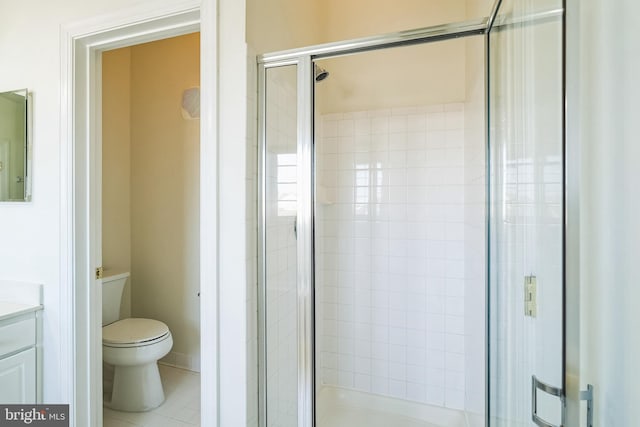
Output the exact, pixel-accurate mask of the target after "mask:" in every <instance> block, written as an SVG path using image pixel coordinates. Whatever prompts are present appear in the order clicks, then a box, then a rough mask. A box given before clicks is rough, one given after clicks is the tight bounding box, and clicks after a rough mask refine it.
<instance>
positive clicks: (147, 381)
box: [102, 272, 173, 412]
mask: <svg viewBox="0 0 640 427" xmlns="http://www.w3.org/2000/svg"><path fill="white" fill-rule="evenodd" d="M128 278H129V273H121V274H109V272H105V277H103V279H102V359H103V361H104V362H105V363H106V364H107V366H109V365H111V366H112V367H113V381H112V382H111V381H109V380H108V379H105V381H104V383H105V385H107V384H108V385H109V386H105V393H104V405H105V406H106V407H108V408H111V409H115V410H118V411H127V412H143V411H149V410H151V409H154V408H157V407H158V406H160V405H161V404H162V402H164V391H163V389H162V382H161V380H160V372H159V371H158V360H159V359H160V358H162V357H164V356H166V355H167V354H168V353H169V351H170V350H171V347H172V346H173V338H172V337H171V332H170V331H169V328H168V327H167V325H165V324H164V323H162V322H160V321H158V320H152V319H141V318H130V319H120V303H121V300H122V291H123V289H124V285H125V283H126V282H127V279H128Z"/></svg>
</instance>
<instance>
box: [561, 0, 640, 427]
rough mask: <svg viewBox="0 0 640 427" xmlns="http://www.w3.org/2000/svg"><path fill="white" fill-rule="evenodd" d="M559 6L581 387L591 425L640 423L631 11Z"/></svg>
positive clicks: (638, 192)
mask: <svg viewBox="0 0 640 427" xmlns="http://www.w3.org/2000/svg"><path fill="white" fill-rule="evenodd" d="M568 7H569V13H571V20H570V22H572V23H574V25H573V26H571V27H569V28H568V30H569V37H570V38H569V42H570V45H569V46H570V50H569V54H568V57H567V58H568V61H569V67H570V68H569V70H570V74H569V76H568V79H569V82H570V92H569V93H570V95H571V98H570V104H569V107H570V108H571V107H573V109H574V110H573V111H574V112H577V114H575V115H572V117H573V118H575V120H574V121H572V122H570V132H571V136H572V139H571V140H570V143H571V144H574V146H578V147H579V150H580V156H581V157H580V158H581V161H582V164H581V167H580V189H581V191H580V266H581V268H580V286H581V288H580V295H581V310H580V318H581V321H582V323H581V334H580V349H581V354H580V361H581V371H582V372H581V375H580V376H581V383H582V387H583V388H584V387H585V385H586V383H591V384H593V385H594V391H595V411H596V417H595V423H594V425H596V426H607V427H608V426H613V427H618V426H630V425H634V424H636V423H637V421H638V419H640V407H639V406H638V401H640V393H639V392H638V384H639V383H640V370H638V368H637V363H638V360H640V334H638V325H639V324H640V311H638V309H637V302H638V301H640V287H639V286H638V281H639V277H640V276H639V274H638V254H640V239H638V236H640V225H639V223H638V218H640V186H639V185H638V183H640V173H639V172H638V171H639V169H638V165H637V163H638V159H640V144H639V143H638V135H640V121H638V113H639V111H640V104H639V101H638V100H640V84H639V83H638V79H637V76H638V75H640V57H639V56H638V54H637V41H638V40H639V39H640V26H639V25H638V16H640V5H639V4H638V3H637V2H634V1H628V0H619V1H613V2H611V1H600V0H588V1H580V2H578V1H570V2H569V5H568ZM582 411H584V406H583V409H582Z"/></svg>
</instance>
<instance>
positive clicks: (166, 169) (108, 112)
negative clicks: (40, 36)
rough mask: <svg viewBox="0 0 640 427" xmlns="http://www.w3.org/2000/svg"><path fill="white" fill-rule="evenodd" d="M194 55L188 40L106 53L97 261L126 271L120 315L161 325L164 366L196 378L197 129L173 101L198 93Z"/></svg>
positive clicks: (193, 40)
mask: <svg viewBox="0 0 640 427" xmlns="http://www.w3.org/2000/svg"><path fill="white" fill-rule="evenodd" d="M199 51H200V43H199V34H190V35H186V36H182V37H176V38H171V39H167V40H162V41H157V42H153V43H147V44H142V45H138V46H133V47H131V48H127V49H121V50H118V51H113V52H108V53H107V54H105V55H104V59H105V61H104V64H105V65H104V69H103V73H104V75H103V80H104V82H105V87H104V92H105V103H104V106H103V108H104V111H103V114H104V118H105V121H104V123H103V140H104V142H103V166H104V169H103V186H104V188H105V189H104V193H105V194H104V197H105V198H104V199H103V220H104V222H103V226H104V228H103V262H104V265H105V267H106V268H112V269H118V270H124V269H128V271H130V272H131V279H130V283H131V291H130V293H131V296H130V298H131V308H130V314H129V313H128V312H127V311H126V310H123V311H122V314H123V315H131V316H133V317H147V318H151V319H158V320H161V321H163V322H165V323H166V324H167V325H168V326H169V329H170V330H171V332H172V334H173V340H174V346H173V349H172V352H171V353H170V354H169V355H168V356H167V357H166V358H165V361H166V362H168V363H171V364H176V365H178V366H182V367H185V368H190V369H195V370H199V354H200V317H199V316H200V312H199V303H200V301H199V298H198V295H197V294H198V291H199V181H198V177H199V149H200V144H199V132H200V129H199V126H200V121H199V120H185V119H184V118H183V117H182V114H181V100H182V92H183V91H184V90H185V89H187V88H190V87H195V86H199V82H200V65H199ZM107 84H108V85H111V86H107ZM112 91H113V93H111V92H112ZM125 104H126V105H125ZM107 119H109V120H110V121H107ZM127 238H128V239H127ZM127 291H128V290H126V292H125V295H124V298H123V307H126V306H127V298H128V295H127Z"/></svg>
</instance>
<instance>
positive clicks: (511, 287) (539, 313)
mask: <svg viewBox="0 0 640 427" xmlns="http://www.w3.org/2000/svg"><path fill="white" fill-rule="evenodd" d="M541 3H545V4H544V5H542V4H541ZM541 6H544V7H545V8H544V9H540V7H541ZM554 6H555V7H557V8H556V9H553V8H554ZM536 8H538V9H536ZM562 46H563V11H562V2H560V1H553V2H539V1H532V0H510V1H504V2H503V3H502V5H501V8H500V10H499V12H498V15H497V19H496V21H495V23H494V26H493V28H492V29H491V31H490V33H489V118H490V119H489V164H490V169H489V177H490V178H489V192H490V198H489V200H490V202H489V218H490V219H489V304H490V305H489V307H490V308H489V313H490V314H489V335H490V336H489V372H490V374H489V421H490V425H491V426H505V427H514V426H531V425H541V426H561V425H562V424H563V423H564V420H563V406H564V377H565V375H564V366H565V364H564V324H563V312H564V277H565V276H564V218H565V217H564V138H563V135H564V112H563V105H564V102H563V51H562Z"/></svg>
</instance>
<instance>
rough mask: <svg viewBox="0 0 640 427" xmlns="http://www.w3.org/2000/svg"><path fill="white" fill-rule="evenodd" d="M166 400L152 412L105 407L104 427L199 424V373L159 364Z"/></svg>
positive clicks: (157, 426) (163, 426) (177, 426)
mask: <svg viewBox="0 0 640 427" xmlns="http://www.w3.org/2000/svg"><path fill="white" fill-rule="evenodd" d="M159 367H160V377H161V378H162V384H163V386H164V395H165V401H164V403H163V404H162V405H160V407H158V408H156V409H154V410H153V411H149V412H120V411H114V410H112V409H108V408H104V427H193V426H200V374H199V373H197V372H191V371H187V370H184V369H179V368H173V367H170V366H165V365H159Z"/></svg>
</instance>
